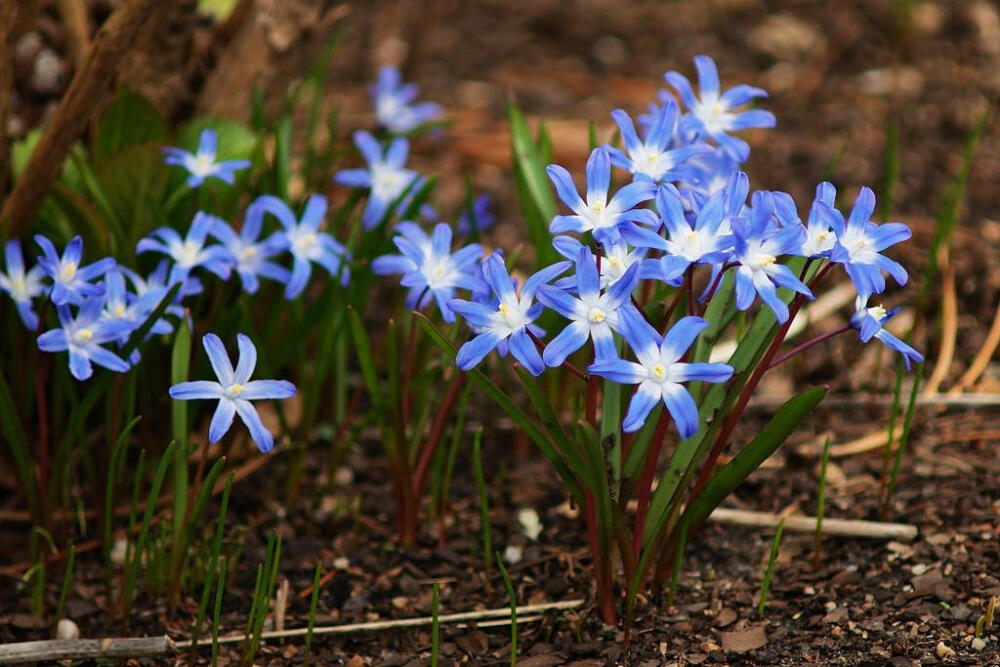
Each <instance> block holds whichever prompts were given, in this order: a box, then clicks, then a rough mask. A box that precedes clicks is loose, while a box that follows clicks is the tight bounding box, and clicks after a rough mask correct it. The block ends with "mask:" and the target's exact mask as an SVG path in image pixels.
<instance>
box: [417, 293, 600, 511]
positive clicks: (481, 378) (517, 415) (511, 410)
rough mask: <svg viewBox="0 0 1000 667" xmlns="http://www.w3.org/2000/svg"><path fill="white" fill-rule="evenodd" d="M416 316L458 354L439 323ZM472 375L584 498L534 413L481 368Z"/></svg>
mask: <svg viewBox="0 0 1000 667" xmlns="http://www.w3.org/2000/svg"><path fill="white" fill-rule="evenodd" d="M414 317H416V318H418V321H419V322H420V325H421V326H422V327H423V328H424V331H426V332H427V335H429V336H430V337H431V340H432V341H434V343H435V344H436V345H437V346H438V347H439V348H441V350H442V351H444V353H445V354H447V355H449V356H450V357H451V358H454V356H455V353H456V349H455V345H454V344H453V343H452V342H451V341H450V340H448V338H447V337H446V336H445V335H444V334H443V333H441V331H440V330H439V329H438V328H437V327H435V326H434V325H433V324H432V323H431V321H430V320H428V319H427V317H426V316H424V315H423V313H414ZM466 373H467V374H468V376H469V379H470V380H472V382H473V383H474V384H475V385H476V386H477V387H479V388H480V389H482V390H483V393H485V394H486V396H487V397H488V398H489V399H490V400H491V401H493V402H494V403H495V404H496V405H497V407H499V408H500V409H501V410H502V411H503V412H505V413H506V414H507V416H508V417H510V418H511V419H512V420H514V422H515V423H516V424H517V425H518V427H520V429H521V430H522V431H524V434H525V435H527V436H528V437H529V438H531V439H532V440H534V442H535V444H536V445H538V448H539V449H541V450H542V454H544V455H545V457H546V458H547V459H548V460H549V461H550V462H551V463H552V465H553V466H554V467H555V469H556V472H557V473H559V476H560V477H561V478H562V479H563V482H564V483H565V484H566V486H567V487H568V488H569V490H570V492H571V493H572V494H573V496H574V498H575V499H576V500H577V501H578V502H583V497H584V496H583V489H582V488H581V487H580V483H579V481H578V480H577V479H576V478H575V477H574V476H573V473H572V472H570V469H569V467H568V466H567V464H566V462H565V461H563V459H562V457H561V456H560V455H559V452H557V451H556V449H555V447H553V445H552V441H551V439H550V438H549V436H547V435H546V434H545V432H544V431H542V429H540V428H539V427H538V426H537V425H536V424H535V422H534V421H532V419H531V417H529V416H528V415H527V413H525V412H524V410H522V409H521V408H519V407H518V406H517V403H515V402H514V401H513V400H512V399H511V398H510V396H508V395H507V394H506V393H505V392H504V391H503V390H502V389H501V388H500V387H498V386H496V385H495V384H493V382H492V381H491V380H490V379H489V378H488V377H487V376H486V375H485V374H484V373H483V372H482V371H480V370H478V369H475V368H473V369H470V370H468V371H466Z"/></svg>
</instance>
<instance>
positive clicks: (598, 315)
mask: <svg viewBox="0 0 1000 667" xmlns="http://www.w3.org/2000/svg"><path fill="white" fill-rule="evenodd" d="M587 319H588V320H590V321H591V322H592V323H594V324H600V323H601V322H603V321H604V320H606V319H608V315H607V313H605V312H604V311H603V310H601V309H600V308H591V309H590V312H588V313H587Z"/></svg>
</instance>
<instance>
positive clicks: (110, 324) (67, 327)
mask: <svg viewBox="0 0 1000 667" xmlns="http://www.w3.org/2000/svg"><path fill="white" fill-rule="evenodd" d="M103 309H104V297H103V295H96V296H89V297H87V298H85V299H84V300H83V302H82V304H81V305H80V309H79V311H78V312H77V314H76V316H75V317H74V316H73V314H72V312H71V311H70V307H69V306H68V305H61V306H57V307H56V311H57V312H58V314H59V324H60V325H61V328H59V329H50V330H49V331H46V332H45V333H43V334H42V335H41V336H39V337H38V347H39V349H41V350H43V351H45V352H62V351H64V350H66V351H68V352H69V372H70V373H71V374H72V375H73V377H75V378H76V379H77V380H86V379H87V378H89V377H90V376H91V375H93V373H94V369H93V366H92V365H91V364H92V363H94V364H97V365H98V366H103V367H105V368H108V369H110V370H113V371H116V372H118V373H124V372H125V371H127V370H128V368H129V365H128V362H126V361H125V360H124V359H122V358H121V357H119V356H118V355H117V354H115V353H114V352H111V351H110V350H108V349H106V348H104V347H101V345H102V344H103V343H110V342H113V341H119V340H121V339H122V338H123V337H126V336H128V334H129V332H130V331H131V330H132V328H133V326H132V324H131V323H129V322H126V321H123V320H102V319H101V313H102V311H103Z"/></svg>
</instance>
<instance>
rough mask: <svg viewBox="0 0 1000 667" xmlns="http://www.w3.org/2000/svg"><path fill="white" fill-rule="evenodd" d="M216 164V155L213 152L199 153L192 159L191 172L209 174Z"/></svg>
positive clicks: (199, 174)
mask: <svg viewBox="0 0 1000 667" xmlns="http://www.w3.org/2000/svg"><path fill="white" fill-rule="evenodd" d="M214 166H215V156H214V155H212V154H211V153H198V154H197V155H195V156H194V160H192V161H191V172H192V173H194V174H195V175H196V176H208V175H209V174H210V173H211V172H212V168H213V167H214Z"/></svg>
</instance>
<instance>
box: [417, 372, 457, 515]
mask: <svg viewBox="0 0 1000 667" xmlns="http://www.w3.org/2000/svg"><path fill="white" fill-rule="evenodd" d="M464 384H465V373H462V372H458V373H456V374H455V377H454V378H452V380H451V385H449V387H448V393H447V394H445V397H444V401H443V402H442V403H441V409H440V410H439V411H438V413H437V417H435V418H434V425H433V426H432V427H431V433H430V435H429V436H428V437H427V444H426V445H425V446H424V449H423V451H422V452H420V461H419V462H418V463H417V468H416V470H415V471H414V473H413V480H412V485H413V486H412V488H413V497H414V498H419V497H420V493H421V491H422V489H423V487H424V483H425V482H426V480H427V470H428V469H429V468H430V464H431V459H433V458H434V452H435V451H437V446H438V443H440V442H441V435H442V434H443V433H444V427H445V424H446V423H447V422H448V418H449V417H451V413H452V410H453V409H454V407H455V403H456V402H457V401H458V397H459V394H461V393H462V385H464Z"/></svg>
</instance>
